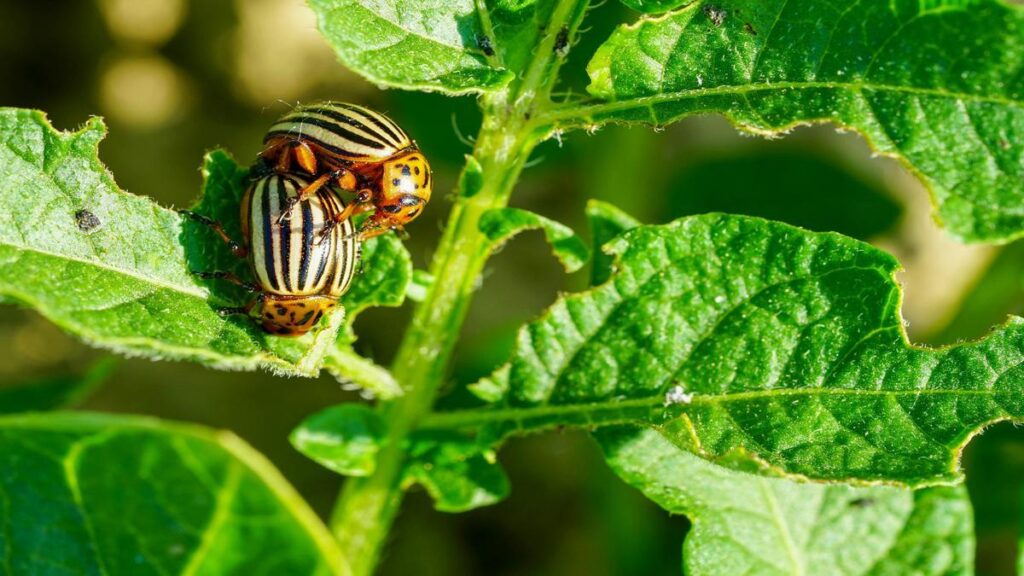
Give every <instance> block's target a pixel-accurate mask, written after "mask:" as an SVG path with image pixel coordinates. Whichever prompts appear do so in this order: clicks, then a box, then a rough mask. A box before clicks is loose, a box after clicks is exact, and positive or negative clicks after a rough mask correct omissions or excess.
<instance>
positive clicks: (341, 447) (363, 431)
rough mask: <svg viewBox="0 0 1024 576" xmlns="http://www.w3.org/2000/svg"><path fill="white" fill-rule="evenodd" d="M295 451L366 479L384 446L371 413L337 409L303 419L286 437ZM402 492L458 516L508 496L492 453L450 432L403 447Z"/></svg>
mask: <svg viewBox="0 0 1024 576" xmlns="http://www.w3.org/2000/svg"><path fill="white" fill-rule="evenodd" d="M291 442H292V445H293V446H295V448H296V449H297V450H298V451H299V452H302V453H303V454H304V455H306V456H308V457H309V458H310V459H312V460H314V461H316V462H318V463H320V464H321V465H323V466H324V467H326V468H328V469H330V470H333V471H335V472H337V473H338V474H342V475H345V476H369V475H371V474H373V472H374V470H375V469H376V467H377V455H378V453H379V452H380V450H381V449H382V448H383V447H384V446H385V444H386V443H387V436H386V426H385V425H384V422H383V421H382V420H381V417H380V415H379V414H378V412H376V411H375V410H373V409H371V408H369V407H367V406H363V405H360V404H339V405H337V406H332V407H330V408H327V409H326V410H323V411H321V412H318V413H316V414H314V415H312V416H310V417H309V418H307V419H306V420H305V421H304V422H303V423H302V424H301V425H300V426H299V427H298V428H296V429H295V430H294V431H293V432H292V434H291ZM408 442H409V446H408V448H407V450H406V453H407V454H408V456H409V458H408V460H407V461H406V463H405V468H404V470H403V472H402V487H403V489H406V490H408V489H409V488H410V487H412V486H413V485H416V484H419V485H422V486H423V487H424V488H425V489H426V490H427V492H428V493H429V494H430V495H431V497H432V498H433V499H434V505H435V507H436V508H437V509H438V510H440V511H442V512H464V511H467V510H472V509H473V508H478V507H481V506H487V505H490V504H494V503H495V502H497V501H499V500H501V499H503V498H505V497H506V496H507V495H508V493H509V482H508V477H507V476H505V472H504V471H503V470H502V469H501V467H500V466H498V464H497V463H496V461H495V455H494V452H493V450H491V449H490V448H489V447H487V446H482V445H480V444H478V443H477V442H476V441H475V440H473V439H472V438H469V437H466V436H462V435H458V434H454V433H450V432H445V431H442V432H436V433H435V432H427V433H417V434H414V435H413V436H412V438H411V439H410V440H409V441H408Z"/></svg>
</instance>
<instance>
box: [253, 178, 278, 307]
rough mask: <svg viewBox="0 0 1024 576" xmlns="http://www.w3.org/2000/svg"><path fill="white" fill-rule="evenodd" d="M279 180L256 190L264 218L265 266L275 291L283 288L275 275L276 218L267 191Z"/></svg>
mask: <svg viewBox="0 0 1024 576" xmlns="http://www.w3.org/2000/svg"><path fill="white" fill-rule="evenodd" d="M276 179H277V178H271V179H269V180H265V181H264V182H261V183H260V184H259V187H258V188H257V189H256V191H257V192H259V193H260V194H261V196H260V206H262V208H263V211H262V214H260V216H262V217H263V266H264V268H265V269H266V272H267V281H268V282H269V283H270V288H271V289H273V290H280V289H281V287H280V286H278V284H277V274H275V273H274V269H275V267H274V230H273V226H274V218H275V216H274V215H273V214H271V213H270V191H269V190H267V187H268V184H267V183H268V182H272V181H274V180H276Z"/></svg>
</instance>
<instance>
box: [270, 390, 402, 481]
mask: <svg viewBox="0 0 1024 576" xmlns="http://www.w3.org/2000/svg"><path fill="white" fill-rule="evenodd" d="M384 431H385V426H384V423H383V422H382V421H381V419H380V416H378V415H377V413H376V412H375V411H374V410H373V409H372V408H370V407H368V406H364V405H362V404H339V405H337V406H332V407H330V408H327V409H326V410H322V411H320V412H317V413H316V414H314V415H312V416H310V417H309V418H307V419H306V420H305V421H304V422H303V423H302V424H301V425H300V426H299V427H298V428H296V429H295V430H294V431H293V432H292V434H291V436H290V440H291V442H292V446H295V449H296V450H298V451H299V452H302V453H303V454H305V455H306V456H308V457H309V458H311V459H312V460H315V461H316V462H319V463H320V464H322V465H323V466H325V467H326V468H328V469H330V470H333V471H335V472H337V473H338V474H344V475H345V476H369V475H370V474H373V470H374V468H375V467H376V465H377V452H379V451H380V448H381V446H383V443H384Z"/></svg>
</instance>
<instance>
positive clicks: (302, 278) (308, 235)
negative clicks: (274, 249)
mask: <svg viewBox="0 0 1024 576" xmlns="http://www.w3.org/2000/svg"><path fill="white" fill-rule="evenodd" d="M309 203H310V201H309V200H306V201H304V202H302V259H301V260H299V286H301V287H302V288H303V289H305V288H306V275H307V274H308V273H309V250H310V249H311V248H312V247H313V209H312V208H310V206H309Z"/></svg>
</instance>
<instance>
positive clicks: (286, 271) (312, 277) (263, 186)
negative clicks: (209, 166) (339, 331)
mask: <svg viewBox="0 0 1024 576" xmlns="http://www.w3.org/2000/svg"><path fill="white" fill-rule="evenodd" d="M306 185H307V182H305V181H304V180H302V179H300V178H296V177H294V176H286V175H277V174H274V175H270V176H267V177H264V178H261V179H260V180H257V181H256V183H255V184H253V188H252V190H251V192H250V193H249V194H247V195H246V202H247V205H246V207H245V209H244V210H243V213H244V214H246V219H247V220H248V222H247V224H248V231H249V236H250V238H249V241H250V249H251V250H250V263H251V264H252V268H253V272H254V273H255V275H256V279H257V281H258V282H259V283H260V286H261V287H262V288H263V289H264V290H265V291H267V292H269V293H272V294H279V295H286V296H307V295H326V296H331V297H335V298H336V297H338V296H341V295H342V294H343V293H344V292H345V290H346V289H348V286H349V283H350V282H351V281H352V277H353V276H354V274H355V270H356V264H357V260H358V257H359V250H358V246H357V244H358V241H357V239H356V234H355V230H354V227H353V225H352V222H351V221H350V220H345V221H343V222H340V223H338V224H337V225H335V226H333V227H332V228H331V229H330V231H329V232H328V233H327V234H326V235H325V234H323V230H324V228H325V226H327V225H328V224H329V223H330V222H332V221H333V217H334V216H335V215H336V214H338V213H340V212H341V211H342V210H344V208H345V204H344V202H342V201H341V199H340V198H338V196H337V195H336V194H335V193H334V192H333V191H331V190H330V189H328V188H322V189H321V190H319V191H318V192H317V193H316V194H315V195H313V196H311V197H310V198H309V199H307V200H304V201H302V202H298V203H294V204H293V203H291V202H289V201H290V199H292V198H296V197H298V195H299V191H300V190H302V189H303V188H304V187H305V186H306ZM282 214H284V217H283V218H282Z"/></svg>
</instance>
